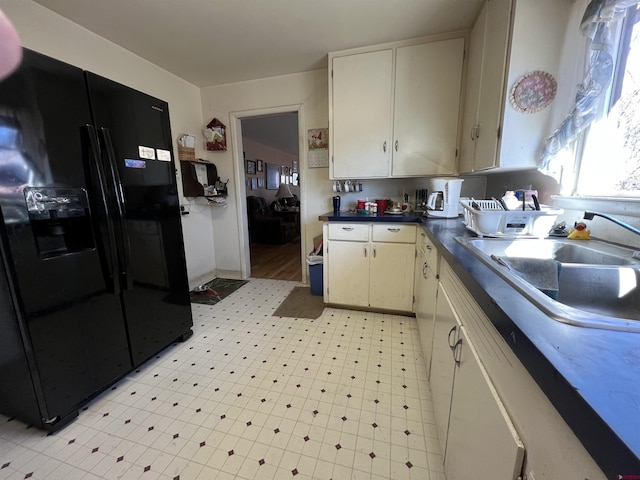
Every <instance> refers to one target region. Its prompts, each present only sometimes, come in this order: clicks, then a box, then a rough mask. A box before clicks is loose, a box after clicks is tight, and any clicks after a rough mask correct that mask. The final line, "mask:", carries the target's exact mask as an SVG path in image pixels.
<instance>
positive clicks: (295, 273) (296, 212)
mask: <svg viewBox="0 0 640 480" xmlns="http://www.w3.org/2000/svg"><path fill="white" fill-rule="evenodd" d="M298 120H299V119H298V112H284V113H276V114H267V115H258V116H249V117H243V118H241V119H240V123H241V129H240V130H241V131H242V152H243V154H242V158H243V162H244V169H243V170H244V185H245V190H246V208H247V223H246V229H247V232H246V233H247V237H246V238H248V242H249V249H248V250H249V252H248V253H249V262H250V269H251V276H252V277H255V278H269V279H277V280H292V281H302V265H301V221H300V218H301V217H300V198H301V195H300V186H299V181H298V178H299V172H300V165H299V135H298Z"/></svg>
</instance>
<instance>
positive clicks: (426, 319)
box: [413, 232, 439, 378]
mask: <svg viewBox="0 0 640 480" xmlns="http://www.w3.org/2000/svg"><path fill="white" fill-rule="evenodd" d="M416 246H417V252H418V258H417V259H416V266H415V280H414V283H415V286H414V297H415V303H414V306H413V308H414V311H415V314H416V323H417V325H418V335H419V336H420V346H421V347H422V354H423V356H424V361H425V367H426V369H427V378H428V377H429V376H430V372H431V352H432V348H433V317H434V315H435V310H436V296H437V293H438V266H439V256H438V253H437V251H436V250H435V247H434V246H433V245H432V244H431V242H429V241H428V240H427V238H426V235H425V233H424V232H422V233H420V235H418V242H417V245H416Z"/></svg>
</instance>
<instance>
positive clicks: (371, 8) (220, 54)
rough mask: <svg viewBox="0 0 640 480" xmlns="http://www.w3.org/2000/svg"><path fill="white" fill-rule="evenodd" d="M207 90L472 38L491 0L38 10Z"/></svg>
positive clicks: (52, 1) (91, 2) (138, 0)
mask: <svg viewBox="0 0 640 480" xmlns="http://www.w3.org/2000/svg"><path fill="white" fill-rule="evenodd" d="M35 1H36V2H37V3H39V4H41V5H43V6H45V7H47V8H49V9H50V10H52V11H54V12H56V13H58V14H60V15H62V16H64V17H66V18H68V19H69V20H71V21H73V22H75V23H77V24H79V25H81V26H83V27H85V28H87V29H88V30H91V31H93V32H95V33H96V34H98V35H100V36H101V37H104V38H106V39H108V40H110V41H112V42H114V43H116V44H117V45H120V46H121V47H123V48H125V49H127V50H129V51H131V52H133V53H135V54H137V55H139V56H140V57H142V58H145V59H147V60H149V61H150V62H152V63H154V64H156V65H159V66H160V67H162V68H164V69H165V70H168V71H169V72H172V73H174V74H175V75H177V76H179V77H181V78H183V79H185V80H187V81H188V82H190V83H193V84H194V85H197V86H200V87H205V86H212V85H220V84H224V83H233V82H238V81H244V80H253V79H257V78H265V77H272V76H277V75H285V74H290V73H297V72H304V71H310V70H316V69H321V68H326V66H327V64H326V62H327V53H328V52H332V51H337V50H344V49H347V48H354V47H361V46H366V45H374V44H377V43H384V42H390V41H396V40H403V39H407V38H415V37H420V36H425V35H431V34H438V33H445V32H451V31H456V30H463V29H466V28H469V27H470V26H471V24H472V23H473V20H474V19H475V18H476V16H477V14H478V11H479V9H480V5H481V3H482V0H319V1H313V2H312V1H311V0H180V1H178V0H133V1H132V0H108V1H105V0H35Z"/></svg>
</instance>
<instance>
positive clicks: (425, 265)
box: [422, 262, 429, 279]
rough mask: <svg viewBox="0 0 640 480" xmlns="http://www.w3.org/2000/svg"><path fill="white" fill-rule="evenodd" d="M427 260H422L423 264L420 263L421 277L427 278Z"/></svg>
mask: <svg viewBox="0 0 640 480" xmlns="http://www.w3.org/2000/svg"><path fill="white" fill-rule="evenodd" d="M427 267H428V265H427V262H424V265H422V277H423V278H425V279H426V278H427V274H428V273H429V271H428V270H427Z"/></svg>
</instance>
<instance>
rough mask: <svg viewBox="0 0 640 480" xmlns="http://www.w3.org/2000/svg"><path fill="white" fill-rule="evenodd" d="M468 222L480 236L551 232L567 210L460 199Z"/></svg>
mask: <svg viewBox="0 0 640 480" xmlns="http://www.w3.org/2000/svg"><path fill="white" fill-rule="evenodd" d="M460 205H462V207H463V214H464V224H465V226H466V227H467V228H468V229H469V230H471V231H472V232H474V233H475V234H476V235H478V236H479V237H532V238H543V237H546V236H547V235H548V234H549V231H550V230H551V227H553V225H554V223H555V221H556V218H558V215H561V214H562V213H563V212H564V210H562V209H561V208H553V207H548V206H545V205H541V206H540V210H505V209H503V208H502V205H501V204H500V202H498V201H496V200H474V199H468V200H467V199H465V200H460Z"/></svg>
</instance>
